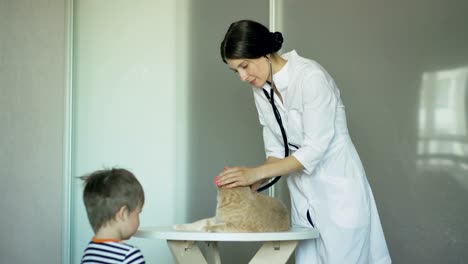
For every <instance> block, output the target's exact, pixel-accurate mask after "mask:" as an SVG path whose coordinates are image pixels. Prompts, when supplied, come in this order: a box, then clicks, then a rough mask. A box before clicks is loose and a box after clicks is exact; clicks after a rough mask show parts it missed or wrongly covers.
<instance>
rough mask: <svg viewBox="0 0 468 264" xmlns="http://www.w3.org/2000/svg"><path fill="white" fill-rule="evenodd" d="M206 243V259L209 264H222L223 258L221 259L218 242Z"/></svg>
mask: <svg viewBox="0 0 468 264" xmlns="http://www.w3.org/2000/svg"><path fill="white" fill-rule="evenodd" d="M205 243H206V251H205V253H206V254H205V255H206V259H207V260H208V264H221V258H220V257H219V249H218V242H216V241H210V242H205Z"/></svg>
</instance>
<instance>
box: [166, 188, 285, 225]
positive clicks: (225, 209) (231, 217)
mask: <svg viewBox="0 0 468 264" xmlns="http://www.w3.org/2000/svg"><path fill="white" fill-rule="evenodd" d="M289 224H290V222H289V212H288V209H287V208H286V206H285V205H284V204H283V203H282V202H281V201H280V200H278V199H275V198H272V197H270V196H267V195H264V194H261V193H257V192H252V191H251V189H250V187H234V188H229V189H228V188H221V187H218V195H217V206H216V216H215V217H212V218H206V219H202V220H199V221H196V222H193V223H188V224H179V225H175V226H174V229H175V230H184V231H204V232H281V231H287V230H288V229H289Z"/></svg>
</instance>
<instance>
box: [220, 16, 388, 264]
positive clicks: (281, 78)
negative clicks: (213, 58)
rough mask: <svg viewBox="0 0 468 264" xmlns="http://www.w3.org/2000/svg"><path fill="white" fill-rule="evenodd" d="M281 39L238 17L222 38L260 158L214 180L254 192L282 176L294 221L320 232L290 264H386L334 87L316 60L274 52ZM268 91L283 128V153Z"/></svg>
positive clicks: (381, 237) (229, 169)
mask: <svg viewBox="0 0 468 264" xmlns="http://www.w3.org/2000/svg"><path fill="white" fill-rule="evenodd" d="M282 42H283V38H282V35H281V33H279V32H274V33H272V32H269V30H268V29H267V28H266V27H264V26H263V25H261V24H259V23H257V22H254V21H248V20H243V21H238V22H235V23H233V24H231V26H230V27H229V29H228V31H227V33H226V35H225V38H224V40H223V42H222V43H221V56H222V58H223V61H225V62H226V63H227V64H228V66H229V68H231V69H232V70H234V71H235V72H237V73H238V75H239V77H240V79H241V80H242V81H244V82H249V83H250V84H251V85H252V87H253V92H254V98H255V104H256V106H257V110H258V117H259V119H260V124H261V125H262V126H263V138H264V144H265V151H266V157H267V159H266V162H265V163H264V164H262V165H259V166H258V167H253V168H247V167H227V168H225V169H224V170H223V171H222V172H220V174H219V175H218V178H217V180H218V185H222V186H225V187H226V188H229V187H235V186H249V185H250V186H252V188H253V189H257V188H258V186H259V185H260V184H261V183H263V182H265V181H266V180H268V179H270V178H274V177H276V176H280V175H284V176H287V183H288V187H289V190H290V195H291V207H292V208H291V218H292V223H293V225H294V226H297V227H310V228H311V227H315V228H318V230H319V231H320V237H319V238H318V239H313V240H308V241H303V242H300V243H299V245H298V248H297V250H296V262H297V263H300V264H309V263H324V264H335V263H336V264H344V263H350V264H354V263H362V264H367V263H369V264H384V263H385V264H386V263H391V259H390V255H389V253H388V249H387V244H386V242H385V237H384V233H383V231H382V227H381V223H380V219H379V215H378V212H377V208H376V204H375V201H374V197H373V194H372V191H371V189H370V186H369V183H368V181H367V179H366V175H365V172H364V169H363V166H362V164H361V160H360V159H359V156H358V153H357V152H356V149H355V147H354V145H353V142H352V141H351V138H350V135H349V133H348V129H347V125H346V115H345V109H344V105H343V103H342V101H341V98H340V92H339V90H338V88H337V86H336V84H335V82H334V81H333V79H332V77H331V76H330V75H329V74H328V73H327V71H326V70H325V69H323V68H322V67H321V66H320V65H319V64H318V63H317V62H315V61H312V60H309V59H306V58H303V57H301V56H299V55H298V54H297V53H296V52H295V51H291V52H289V53H286V54H283V55H281V56H280V55H279V54H278V53H277V51H278V50H279V49H280V48H281V46H282ZM272 77H273V79H272ZM271 89H273V92H274V93H272V91H271ZM264 90H265V91H264ZM268 95H271V96H273V98H274V104H275V107H276V108H277V110H276V111H277V115H278V113H279V115H280V119H281V122H282V125H283V127H284V133H285V134H286V139H287V144H288V145H289V147H290V155H289V156H287V157H285V149H284V140H283V134H284V133H282V132H281V128H280V125H279V123H280V121H278V120H277V117H275V114H274V112H275V111H274V110H273V109H274V108H273V107H272V104H271V101H269V99H268V98H267V97H268Z"/></svg>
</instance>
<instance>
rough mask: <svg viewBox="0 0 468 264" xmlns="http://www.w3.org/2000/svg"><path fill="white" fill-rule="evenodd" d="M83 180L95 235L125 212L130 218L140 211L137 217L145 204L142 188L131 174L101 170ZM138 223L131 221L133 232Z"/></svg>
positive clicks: (122, 170) (89, 216)
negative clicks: (133, 226) (133, 227)
mask: <svg viewBox="0 0 468 264" xmlns="http://www.w3.org/2000/svg"><path fill="white" fill-rule="evenodd" d="M82 178H83V179H84V180H85V188H84V192H83V200H84V203H85V206H86V212H87V214H88V219H89V223H90V224H91V227H92V228H93V230H94V233H97V232H98V230H99V229H100V228H102V227H103V226H105V225H106V224H108V223H110V222H111V221H114V220H117V219H116V218H117V217H119V215H121V214H122V213H124V214H127V215H130V214H131V213H133V214H134V213H135V210H136V209H138V212H137V215H136V217H138V213H139V209H141V208H142V207H143V204H144V202H145V194H144V192H143V187H142V186H141V184H140V183H139V182H138V180H137V178H136V177H135V176H134V175H133V174H132V173H131V172H130V171H128V170H125V169H116V168H114V169H110V170H100V171H96V172H93V173H92V174H90V175H89V176H85V177H82ZM133 217H134V216H133ZM137 220H138V219H137ZM138 224H139V222H138V223H135V221H133V222H132V225H136V226H135V230H134V231H133V233H134V232H135V231H136V228H138ZM131 232H132V231H131ZM133 233H131V234H128V235H127V236H131V235H133Z"/></svg>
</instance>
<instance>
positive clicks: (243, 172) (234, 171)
mask: <svg viewBox="0 0 468 264" xmlns="http://www.w3.org/2000/svg"><path fill="white" fill-rule="evenodd" d="M261 179H262V177H261V175H260V173H259V171H258V169H257V168H247V167H225V168H224V170H223V171H222V172H221V173H220V174H219V175H218V176H217V177H216V184H217V185H218V186H219V187H221V186H222V187H224V188H232V187H237V186H250V185H252V184H254V183H257V182H258V181H260V180H261ZM257 188H258V186H257Z"/></svg>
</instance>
